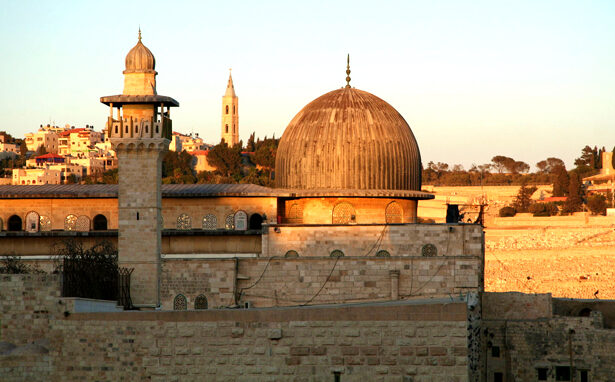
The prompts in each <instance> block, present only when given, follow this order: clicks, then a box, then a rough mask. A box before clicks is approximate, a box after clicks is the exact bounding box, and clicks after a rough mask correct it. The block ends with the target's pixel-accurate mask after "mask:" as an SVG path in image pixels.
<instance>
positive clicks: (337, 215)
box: [332, 202, 357, 224]
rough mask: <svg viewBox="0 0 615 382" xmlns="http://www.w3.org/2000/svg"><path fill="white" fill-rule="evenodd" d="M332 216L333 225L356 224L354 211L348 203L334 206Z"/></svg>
mask: <svg viewBox="0 0 615 382" xmlns="http://www.w3.org/2000/svg"><path fill="white" fill-rule="evenodd" d="M332 215H333V216H332V223H333V224H350V223H356V222H357V217H356V212H355V209H354V207H353V206H352V204H350V203H348V202H341V203H338V204H336V205H335V207H333V214H332Z"/></svg>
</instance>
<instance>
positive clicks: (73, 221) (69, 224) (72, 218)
mask: <svg viewBox="0 0 615 382" xmlns="http://www.w3.org/2000/svg"><path fill="white" fill-rule="evenodd" d="M76 229H77V215H73V214H70V215H68V216H67V217H66V219H64V230H65V231H75V230H76Z"/></svg>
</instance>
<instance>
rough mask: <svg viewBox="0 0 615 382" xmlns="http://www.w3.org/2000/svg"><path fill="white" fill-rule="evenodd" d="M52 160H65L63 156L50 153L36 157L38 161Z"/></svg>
mask: <svg viewBox="0 0 615 382" xmlns="http://www.w3.org/2000/svg"><path fill="white" fill-rule="evenodd" d="M51 158H62V159H64V157H63V156H62V155H58V154H53V153H48V154H45V155H41V156H38V157H36V159H51Z"/></svg>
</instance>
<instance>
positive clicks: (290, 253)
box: [284, 249, 299, 259]
mask: <svg viewBox="0 0 615 382" xmlns="http://www.w3.org/2000/svg"><path fill="white" fill-rule="evenodd" d="M284 257H286V258H288V259H294V258H297V257H299V252H297V251H295V250H292V249H291V250H290V251H288V252H286V253H285V254H284Z"/></svg>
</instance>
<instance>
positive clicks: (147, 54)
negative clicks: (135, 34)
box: [124, 28, 156, 73]
mask: <svg viewBox="0 0 615 382" xmlns="http://www.w3.org/2000/svg"><path fill="white" fill-rule="evenodd" d="M155 69H156V59H155V58H154V55H153V54H152V52H151V51H150V50H149V49H147V47H146V46H145V45H143V43H142V42H141V28H139V41H138V42H137V45H135V46H134V47H133V48H132V49H131V50H130V52H128V54H127V55H126V70H125V71H124V73H127V72H128V73H130V72H144V73H148V72H150V73H151V72H155Z"/></svg>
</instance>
